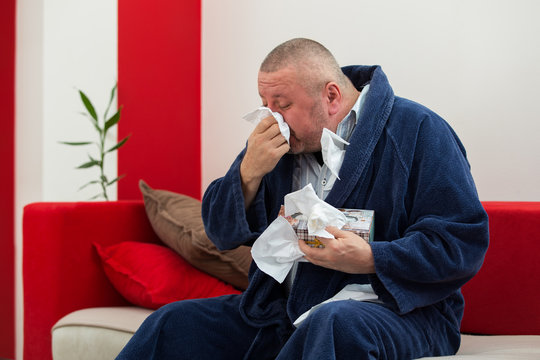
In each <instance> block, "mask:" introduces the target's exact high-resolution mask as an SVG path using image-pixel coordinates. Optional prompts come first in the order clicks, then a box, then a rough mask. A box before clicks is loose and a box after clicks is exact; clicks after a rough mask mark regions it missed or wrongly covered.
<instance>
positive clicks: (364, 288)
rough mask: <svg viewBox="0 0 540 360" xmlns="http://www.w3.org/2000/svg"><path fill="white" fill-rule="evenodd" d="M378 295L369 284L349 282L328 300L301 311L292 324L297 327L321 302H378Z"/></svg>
mask: <svg viewBox="0 0 540 360" xmlns="http://www.w3.org/2000/svg"><path fill="white" fill-rule="evenodd" d="M378 299H379V297H378V296H377V294H375V292H374V291H373V288H372V287H371V285H369V284H349V285H346V286H345V287H344V288H343V289H342V290H341V291H340V292H338V293H337V294H336V295H334V296H333V297H331V298H330V299H328V300H325V301H323V302H322V303H320V304H317V305H315V306H313V307H312V308H311V309H309V310H308V311H306V312H305V313H303V314H302V315H300V316H299V317H298V319H296V321H295V322H294V323H293V325H294V326H296V327H298V325H300V324H301V323H302V322H303V321H304V320H305V319H306V318H307V317H308V316H309V314H311V312H313V311H314V310H315V309H317V308H318V307H320V306H321V305H323V304H327V303H330V302H333V301H340V300H356V301H373V302H379V301H378Z"/></svg>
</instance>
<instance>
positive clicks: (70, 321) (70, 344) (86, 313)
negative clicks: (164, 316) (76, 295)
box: [52, 306, 152, 360]
mask: <svg viewBox="0 0 540 360" xmlns="http://www.w3.org/2000/svg"><path fill="white" fill-rule="evenodd" d="M151 313H152V310H149V309H143V308H139V307H134V306H128V307H100V308H89V309H83V310H79V311H75V312H72V313H70V314H68V315H66V316H64V317H63V318H61V319H60V320H58V322H57V323H56V324H55V325H54V326H53V328H52V353H53V359H54V360H73V359H79V360H111V359H114V358H115V357H116V356H117V355H118V354H119V353H120V351H121V350H122V348H123V347H124V346H125V345H126V344H127V342H128V341H129V339H130V338H131V337H132V336H133V334H134V333H135V331H136V330H137V329H138V328H139V326H140V325H141V324H142V322H143V321H144V319H146V318H147V317H148V315H150V314H151Z"/></svg>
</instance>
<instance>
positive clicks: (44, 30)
mask: <svg viewBox="0 0 540 360" xmlns="http://www.w3.org/2000/svg"><path fill="white" fill-rule="evenodd" d="M16 57H17V58H16V107H15V111H16V125H15V126H16V139H15V143H16V150H15V151H16V170H15V172H16V174H15V177H16V178H15V181H16V194H15V202H16V204H15V206H16V209H15V211H16V269H17V271H16V277H17V279H16V287H17V289H16V293H17V294H16V297H17V303H16V307H17V309H16V323H17V350H16V353H17V359H21V358H22V338H23V337H22V331H23V329H22V321H23V313H22V286H21V283H22V282H21V280H22V275H21V274H22V265H21V264H22V262H21V258H22V255H21V254H22V234H21V232H22V220H21V218H22V209H23V206H24V205H26V204H28V203H30V202H35V201H77V200H87V199H89V198H90V197H92V196H93V195H95V194H96V193H97V188H87V189H84V190H83V191H80V192H78V191H77V190H78V188H79V187H80V186H81V185H83V184H84V183H86V182H88V181H90V180H94V179H97V176H98V172H97V170H96V169H92V170H90V169H89V170H75V167H76V166H78V165H80V164H81V163H82V162H84V161H85V160H86V151H87V149H85V148H73V147H68V146H65V145H60V144H59V143H58V142H59V141H62V140H65V141H82V140H94V139H97V138H96V136H97V135H96V134H95V131H94V130H93V129H92V127H91V126H90V125H89V124H90V123H89V121H88V120H87V119H85V118H83V117H82V116H81V115H80V114H79V113H80V112H81V111H83V110H84V108H83V106H82V104H81V102H80V99H79V97H78V93H77V88H80V89H82V90H83V91H85V92H86V94H87V95H88V96H89V97H90V98H91V100H92V101H93V102H94V105H95V106H96V108H97V110H98V112H99V113H103V111H104V110H105V106H106V104H107V101H108V99H109V94H110V89H111V88H112V86H113V85H114V83H115V81H116V78H117V2H116V1H109V0H94V1H83V0H18V1H17V40H16ZM115 109H116V103H115V104H114V107H113V109H112V110H113V111H114V110H115ZM112 113H113V114H114V112H112ZM110 135H111V136H110V144H111V145H112V144H114V142H115V140H116V129H114V131H112V132H111V134H110ZM88 150H90V148H88ZM92 151H94V150H92ZM108 161H109V163H106V165H105V167H106V169H105V172H106V174H107V175H108V176H109V177H110V178H111V179H113V178H114V177H116V154H111V155H110V158H109V159H108ZM109 196H110V198H111V199H116V189H112V191H110V193H109Z"/></svg>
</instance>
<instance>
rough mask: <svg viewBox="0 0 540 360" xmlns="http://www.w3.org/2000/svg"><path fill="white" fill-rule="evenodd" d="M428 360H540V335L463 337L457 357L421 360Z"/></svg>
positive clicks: (423, 359)
mask: <svg viewBox="0 0 540 360" xmlns="http://www.w3.org/2000/svg"><path fill="white" fill-rule="evenodd" d="M426 359H433V360H435V359H436V360H443V359H445V360H446V359H448V360H450V359H452V360H460V359H461V360H502V359H508V360H511V359H516V360H519V359H523V360H525V359H527V360H528V359H530V360H533V359H540V335H461V346H460V348H459V351H458V353H457V354H456V355H455V356H441V357H426V358H422V359H421V360H426Z"/></svg>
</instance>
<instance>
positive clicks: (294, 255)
mask: <svg viewBox="0 0 540 360" xmlns="http://www.w3.org/2000/svg"><path fill="white" fill-rule="evenodd" d="M284 205H285V216H290V215H294V214H297V213H302V214H303V216H305V217H306V218H307V219H308V234H309V235H315V236H320V237H326V238H333V237H334V236H333V235H332V234H330V233H329V232H327V231H326V230H324V229H325V228H326V226H328V225H331V226H336V227H338V228H340V229H341V228H342V227H343V226H344V225H345V224H346V223H347V218H346V217H345V215H344V214H343V213H342V212H341V211H339V210H338V209H336V208H334V207H333V206H331V205H329V204H328V203H326V202H324V201H323V200H321V199H319V198H318V197H317V194H315V190H313V186H312V185H311V184H308V185H307V186H305V187H304V188H303V189H301V190H298V191H295V192H292V193H290V194H287V195H285V201H284ZM251 255H252V257H253V260H254V261H255V263H256V264H257V266H258V267H259V269H261V270H262V271H264V272H265V273H266V274H268V275H270V276H272V277H273V278H274V279H275V280H276V281H277V282H279V283H282V282H283V280H285V277H286V276H287V274H288V273H289V271H290V270H291V268H292V267H293V265H294V262H295V261H296V260H299V259H301V258H302V257H303V256H304V253H302V251H301V250H300V247H299V246H298V236H297V235H296V232H295V231H294V229H293V227H292V226H291V224H290V223H289V221H288V220H287V219H286V218H284V217H283V216H278V217H277V219H276V220H274V221H273V222H272V223H271V224H270V225H269V226H268V228H266V230H265V231H264V232H263V233H262V234H261V235H260V236H259V237H258V238H257V240H256V241H255V243H254V244H253V246H252V248H251Z"/></svg>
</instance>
